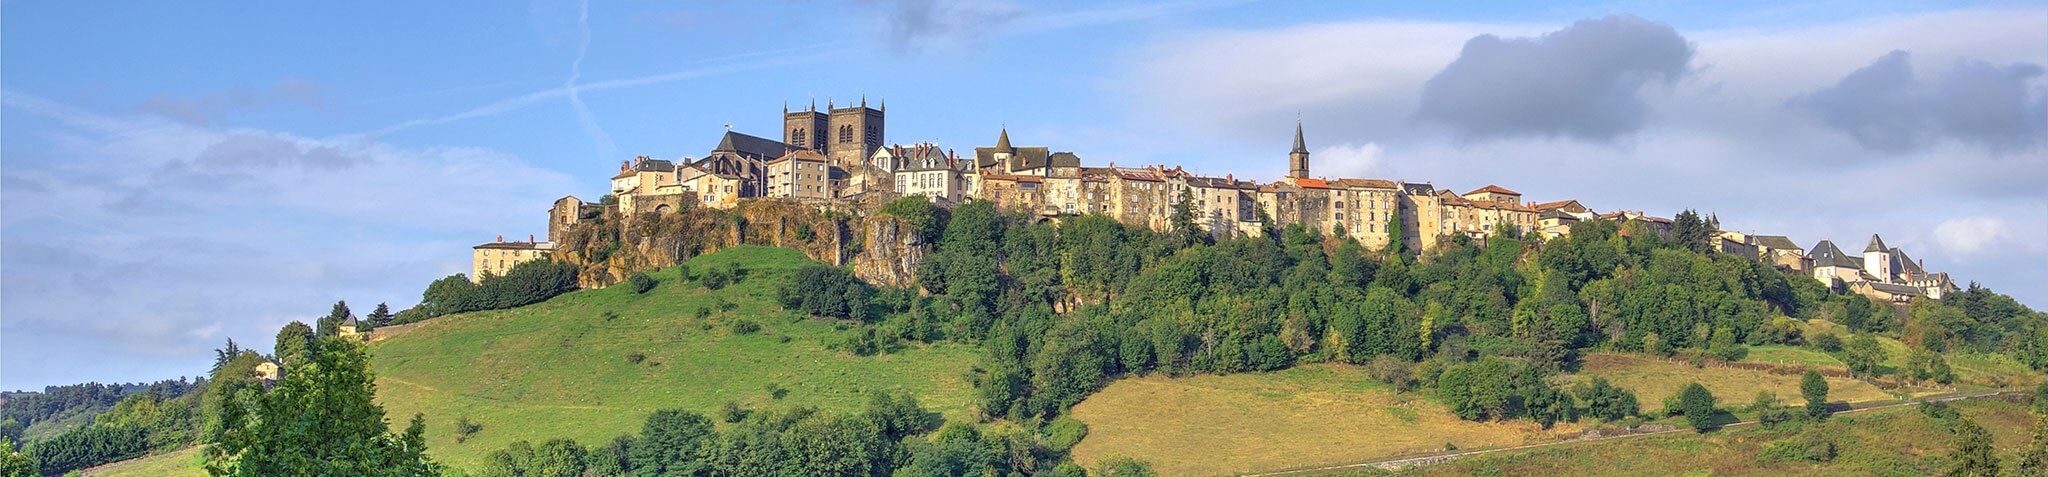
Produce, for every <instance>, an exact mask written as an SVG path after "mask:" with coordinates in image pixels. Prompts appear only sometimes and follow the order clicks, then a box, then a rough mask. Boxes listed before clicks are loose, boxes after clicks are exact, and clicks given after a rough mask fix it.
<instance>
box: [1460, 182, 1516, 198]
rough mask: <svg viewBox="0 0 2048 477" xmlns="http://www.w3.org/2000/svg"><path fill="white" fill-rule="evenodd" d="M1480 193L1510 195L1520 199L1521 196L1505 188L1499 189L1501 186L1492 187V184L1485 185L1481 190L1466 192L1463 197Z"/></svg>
mask: <svg viewBox="0 0 2048 477" xmlns="http://www.w3.org/2000/svg"><path fill="white" fill-rule="evenodd" d="M1481 192H1491V193H1495V194H1500V195H1512V196H1515V197H1521V196H1522V193H1520V192H1515V191H1511V190H1508V188H1506V187H1501V186H1497V185H1493V184H1487V185H1486V187H1481V188H1478V189H1473V190H1472V192H1466V193H1465V195H1472V194H1477V193H1481Z"/></svg>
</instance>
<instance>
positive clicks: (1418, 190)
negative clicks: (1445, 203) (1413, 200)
mask: <svg viewBox="0 0 2048 477" xmlns="http://www.w3.org/2000/svg"><path fill="white" fill-rule="evenodd" d="M1401 191H1402V192H1404V193H1407V194H1408V195H1435V194H1436V188H1435V187H1431V186H1430V185H1429V184H1417V183H1413V182H1403V183H1401Z"/></svg>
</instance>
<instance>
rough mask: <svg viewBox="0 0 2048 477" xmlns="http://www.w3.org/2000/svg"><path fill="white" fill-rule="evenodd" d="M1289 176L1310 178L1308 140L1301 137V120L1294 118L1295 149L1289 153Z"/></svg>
mask: <svg viewBox="0 0 2048 477" xmlns="http://www.w3.org/2000/svg"><path fill="white" fill-rule="evenodd" d="M1287 177H1290V178H1294V179H1307V178H1308V141H1304V140H1302V138H1301V120H1300V119H1296V120H1294V150H1293V151H1288V153H1287Z"/></svg>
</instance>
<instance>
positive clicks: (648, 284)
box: [626, 272, 655, 294]
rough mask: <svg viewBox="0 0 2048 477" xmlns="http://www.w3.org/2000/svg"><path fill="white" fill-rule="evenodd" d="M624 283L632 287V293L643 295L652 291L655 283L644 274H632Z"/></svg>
mask: <svg viewBox="0 0 2048 477" xmlns="http://www.w3.org/2000/svg"><path fill="white" fill-rule="evenodd" d="M626 283H629V284H632V285H633V293H642V294H644V293H647V291H648V290H653V289H654V284H655V281H654V277H650V276H647V273H645V272H634V273H633V275H632V276H630V277H627V278H626Z"/></svg>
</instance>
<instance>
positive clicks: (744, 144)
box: [711, 131, 789, 161]
mask: <svg viewBox="0 0 2048 477" xmlns="http://www.w3.org/2000/svg"><path fill="white" fill-rule="evenodd" d="M788 148H789V147H788V146H786V145H783V144H782V142H781V141H776V140H773V139H768V138H763V137H758V136H751V135H747V134H743V133H738V132H733V131H726V132H725V135H724V136H722V137H719V138H718V146H717V147H714V148H712V149H711V152H730V153H735V154H739V155H741V156H744V157H746V158H748V159H754V160H760V161H765V160H769V159H774V158H777V157H782V153H783V152H784V151H786V150H787V149H788Z"/></svg>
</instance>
